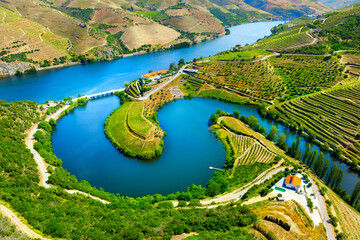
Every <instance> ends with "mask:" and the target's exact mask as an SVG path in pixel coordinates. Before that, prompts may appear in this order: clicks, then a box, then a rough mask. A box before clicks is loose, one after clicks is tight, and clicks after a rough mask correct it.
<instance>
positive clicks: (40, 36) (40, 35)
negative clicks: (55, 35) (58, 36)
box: [39, 33, 44, 42]
mask: <svg viewBox="0 0 360 240" xmlns="http://www.w3.org/2000/svg"><path fill="white" fill-rule="evenodd" d="M43 34H44V33H40V34H39V38H40V41H41V42H43V41H44V40H43V38H42V35H43Z"/></svg>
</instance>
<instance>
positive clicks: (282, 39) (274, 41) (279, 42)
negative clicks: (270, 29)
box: [249, 27, 313, 51]
mask: <svg viewBox="0 0 360 240" xmlns="http://www.w3.org/2000/svg"><path fill="white" fill-rule="evenodd" d="M308 30H309V28H307V27H302V28H301V29H300V27H294V28H289V29H287V30H285V31H283V32H281V33H279V34H277V35H275V36H270V37H267V38H263V39H261V40H259V41H257V42H256V43H254V44H253V45H251V48H256V49H263V50H273V51H276V50H285V49H288V48H293V47H296V46H301V45H306V44H311V43H312V41H313V38H312V37H310V36H309V35H308V34H306V31H308ZM249 48H250V47H249Z"/></svg>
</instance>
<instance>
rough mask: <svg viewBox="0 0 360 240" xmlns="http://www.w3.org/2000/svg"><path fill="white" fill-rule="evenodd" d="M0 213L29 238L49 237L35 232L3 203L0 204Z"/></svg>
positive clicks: (42, 238) (43, 238)
mask: <svg viewBox="0 0 360 240" xmlns="http://www.w3.org/2000/svg"><path fill="white" fill-rule="evenodd" d="M0 213H1V215H3V216H5V217H7V218H8V219H9V220H10V222H11V223H12V224H14V225H15V226H16V227H17V229H18V230H19V231H20V232H22V233H24V234H26V235H27V236H29V237H30V238H36V239H41V240H48V239H49V238H45V237H43V236H41V235H40V234H38V233H37V232H35V231H34V230H33V229H31V228H30V227H28V226H27V225H26V224H25V223H23V222H22V221H21V219H20V218H19V217H18V216H17V214H16V213H15V212H14V211H12V210H11V209H10V208H8V207H6V206H5V205H2V204H0Z"/></svg>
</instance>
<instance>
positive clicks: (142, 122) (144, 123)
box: [127, 102, 154, 139]
mask: <svg viewBox="0 0 360 240" xmlns="http://www.w3.org/2000/svg"><path fill="white" fill-rule="evenodd" d="M143 107H144V103H143V102H133V103H131V106H130V108H129V111H128V119H127V121H128V126H129V128H130V129H131V130H132V131H133V132H134V133H135V134H137V135H139V136H141V137H143V138H145V139H146V138H148V137H149V135H150V134H151V132H152V131H153V128H154V126H153V124H152V123H151V122H150V121H149V120H147V119H146V118H145V117H144V116H143Z"/></svg>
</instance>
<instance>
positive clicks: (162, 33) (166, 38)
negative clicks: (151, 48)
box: [121, 23, 180, 49]
mask: <svg viewBox="0 0 360 240" xmlns="http://www.w3.org/2000/svg"><path fill="white" fill-rule="evenodd" d="M179 36H180V33H178V32H176V31H175V30H173V29H171V28H168V27H165V26H162V25H160V24H158V23H150V24H142V25H137V26H132V27H129V28H127V29H125V32H124V34H123V35H122V37H121V40H122V41H123V42H124V43H125V44H126V45H127V46H128V48H129V49H134V48H139V47H141V46H142V45H144V44H151V45H162V46H165V45H166V44H167V43H169V42H171V41H174V40H175V39H176V38H178V37H179Z"/></svg>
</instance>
